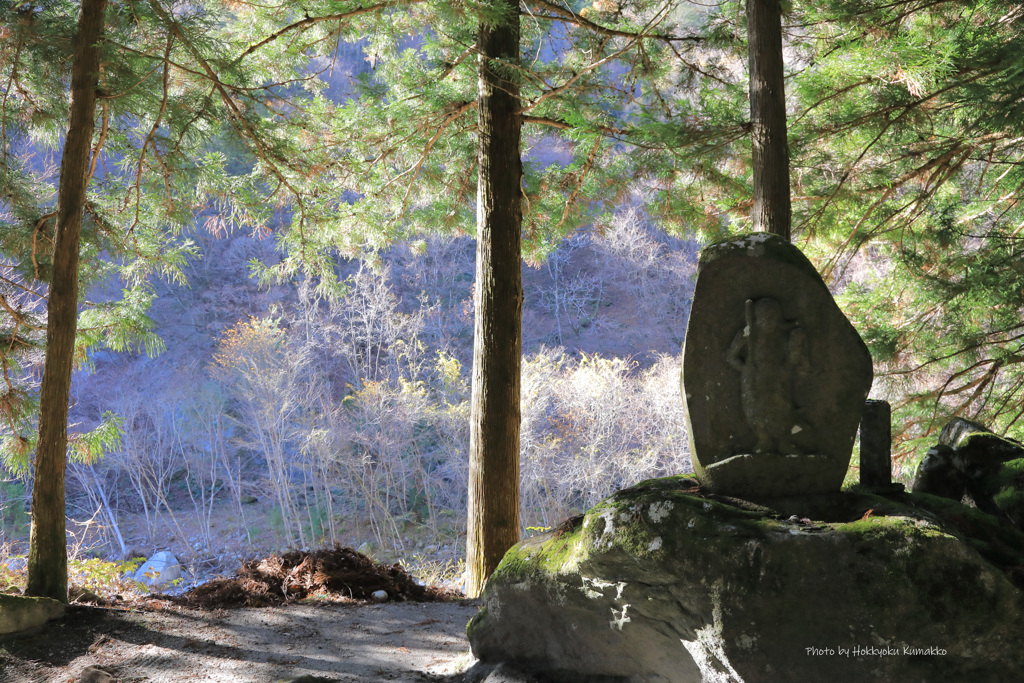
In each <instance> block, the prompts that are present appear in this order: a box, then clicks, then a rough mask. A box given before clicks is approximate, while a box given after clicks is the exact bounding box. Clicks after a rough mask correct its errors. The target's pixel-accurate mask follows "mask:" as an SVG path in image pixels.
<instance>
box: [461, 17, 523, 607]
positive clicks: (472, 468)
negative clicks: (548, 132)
mask: <svg viewBox="0 0 1024 683" xmlns="http://www.w3.org/2000/svg"><path fill="white" fill-rule="evenodd" d="M499 2H502V3H505V4H506V5H507V6H508V10H509V14H508V18H507V19H506V21H505V22H503V23H502V24H500V25H495V26H485V25H481V27H480V35H479V42H478V45H479V49H480V58H479V59H480V82H479V100H478V111H479V121H480V142H479V148H478V157H479V181H478V184H477V214H476V223H477V247H476V290H475V295H474V296H475V300H474V302H475V306H476V319H475V324H474V335H473V402H472V408H471V411H472V412H471V414H470V437H469V516H468V532H467V540H466V568H467V580H466V594H467V595H471V596H476V595H479V593H480V591H481V589H482V588H483V584H484V581H485V580H486V579H487V577H488V576H490V575H491V573H492V572H493V571H494V568H495V567H497V566H498V563H499V562H500V561H501V558H502V556H503V555H504V554H505V551H507V550H508V549H509V548H511V547H512V546H513V545H515V543H516V542H517V541H518V540H519V369H520V354H521V350H522V311H523V285H522V273H521V270H520V268H521V265H520V264H521V252H520V238H521V235H520V231H521V228H522V222H523V214H522V206H521V204H520V197H521V191H520V181H521V178H522V174H523V166H522V160H521V157H520V149H519V136H520V129H521V127H522V118H521V115H520V114H519V113H518V111H519V108H520V103H519V85H518V75H517V74H515V73H514V72H513V71H511V70H510V69H509V67H508V66H507V65H509V64H518V62H519V2H518V0H499ZM492 60H493V61H492Z"/></svg>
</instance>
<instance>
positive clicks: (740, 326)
mask: <svg viewBox="0 0 1024 683" xmlns="http://www.w3.org/2000/svg"><path fill="white" fill-rule="evenodd" d="M871 380H872V365H871V356H870V354H869V353H868V350H867V347H866V346H865V345H864V343H863V341H862V340H861V338H860V336H859V335H858V334H857V332H856V330H854V328H853V326H852V325H851V324H850V322H849V321H848V320H847V319H846V317H845V316H844V315H843V313H842V311H840V310H839V307H838V306H836V304H835V301H834V300H833V299H832V296H831V294H830V293H829V291H828V288H827V287H826V286H825V284H824V282H823V281H822V280H821V277H820V276H819V275H818V273H817V271H816V270H815V269H814V266H813V265H812V264H811V263H810V261H808V260H807V258H806V257H805V256H804V255H803V254H802V253H801V252H800V250H799V249H798V248H796V247H795V246H793V245H791V244H790V243H788V242H786V241H785V240H783V239H781V238H778V237H776V236H774V235H768V234H766V233H756V234H753V235H747V236H741V237H737V238H734V239H732V240H729V241H727V242H722V243H718V244H714V245H711V246H709V247H707V248H706V249H705V250H704V251H703V252H702V253H701V258H700V266H699V269H698V275H697V284H696V287H695V291H694V298H693V307H692V308H691V311H690V319H689V322H688V324H687V331H686V343H685V346H684V351H683V396H684V404H685V406H686V413H687V420H688V423H689V432H690V444H691V457H692V460H693V465H694V470H695V472H696V473H697V476H698V477H699V478H700V480H701V481H702V483H703V484H704V485H705V486H707V487H708V488H711V489H713V490H716V491H719V492H722V493H727V494H730V495H735V496H748V497H756V496H758V495H798V494H803V493H814V492H827V491H837V490H839V488H840V486H841V485H842V481H843V478H844V477H845V475H846V469H847V467H848V465H849V460H850V455H851V453H852V450H853V441H854V437H855V436H856V433H857V426H858V424H859V423H860V417H861V412H862V409H863V405H864V400H865V399H866V398H867V394H868V391H869V390H870V388H871Z"/></svg>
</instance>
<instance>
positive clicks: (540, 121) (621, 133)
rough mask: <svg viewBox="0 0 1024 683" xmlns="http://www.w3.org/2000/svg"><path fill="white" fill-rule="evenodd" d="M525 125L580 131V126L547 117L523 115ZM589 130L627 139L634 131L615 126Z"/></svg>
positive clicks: (594, 127) (589, 128) (593, 127)
mask: <svg viewBox="0 0 1024 683" xmlns="http://www.w3.org/2000/svg"><path fill="white" fill-rule="evenodd" d="M523 123H533V124H536V125H538V126H548V127H549V128H557V129H558V130H579V129H580V126H574V125H573V124H571V123H568V122H566V121H563V120H562V119H552V118H550V117H547V116H529V115H525V114H524V115H523ZM587 129H588V130H595V131H597V132H599V133H604V134H605V135H612V136H618V137H625V136H628V135H630V134H631V133H632V132H633V131H632V130H630V129H628V128H615V127H614V126H592V127H588V128H587Z"/></svg>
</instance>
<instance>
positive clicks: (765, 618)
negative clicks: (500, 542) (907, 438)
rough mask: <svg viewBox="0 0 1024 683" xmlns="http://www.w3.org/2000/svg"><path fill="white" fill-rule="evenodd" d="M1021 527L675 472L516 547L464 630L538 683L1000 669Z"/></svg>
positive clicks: (1010, 662)
mask: <svg viewBox="0 0 1024 683" xmlns="http://www.w3.org/2000/svg"><path fill="white" fill-rule="evenodd" d="M1020 566H1024V534H1022V533H1021V532H1020V531H1019V530H1017V529H1014V528H1012V527H1010V526H1009V525H1005V524H1000V523H999V522H998V521H996V520H994V519H993V518H992V517H990V516H989V515H985V514H982V513H980V512H979V511H977V510H974V509H972V508H969V507H967V506H964V505H961V504H959V503H955V502H952V501H947V500H944V499H941V498H937V497H934V496H928V495H912V494H899V495H893V496H889V497H881V496H876V495H868V494H858V493H836V494H828V495H818V496H807V497H794V496H790V497H785V498H777V499H771V500H767V499H766V500H762V501H760V502H759V503H758V504H753V503H749V502H745V501H740V500H737V499H732V498H726V497H723V496H718V495H715V494H712V493H707V492H706V491H705V490H703V489H701V488H700V487H698V486H697V484H696V482H695V481H694V480H692V479H687V478H682V477H672V478H667V479H660V480H653V481H649V482H644V483H641V484H639V485H637V486H635V487H632V488H630V489H626V490H624V491H621V492H619V493H617V494H615V495H613V496H611V497H610V498H608V499H606V500H604V501H602V502H601V503H599V504H598V505H597V506H595V507H594V508H593V509H592V510H590V511H589V512H588V513H587V514H586V515H585V516H584V517H582V518H581V519H579V520H577V521H575V522H572V523H568V524H565V525H563V526H562V527H560V528H559V529H557V530H555V531H552V532H549V533H547V534H544V535H541V536H537V537H533V538H530V539H527V540H525V541H524V542H522V543H520V544H519V545H517V546H515V547H514V548H512V549H511V550H510V551H509V552H508V554H507V555H506V556H505V558H504V560H503V561H502V563H501V565H500V566H499V567H498V570H497V571H496V572H495V574H494V575H493V576H492V577H491V579H490V580H489V581H488V583H487V586H486V588H485V591H484V594H483V604H482V608H481V611H480V612H479V613H478V614H477V616H476V617H474V619H473V620H472V621H471V622H470V625H469V628H468V634H469V640H470V644H471V646H472V648H473V653H474V655H475V656H476V657H477V658H478V659H480V660H481V662H483V663H484V664H485V665H494V664H496V663H499V662H507V663H509V664H510V665H512V666H514V667H516V668H517V669H519V670H522V671H525V672H528V673H531V674H534V675H536V676H537V677H538V678H539V679H541V680H557V681H563V682H566V683H571V682H572V681H595V680H619V681H645V682H647V683H655V682H658V683H690V682H694V683H696V682H702V681H703V682H712V681H714V682H723V683H741V682H746V683H751V682H756V681H797V680H805V681H810V680H814V681H819V680H827V681H830V682H831V683H841V682H843V681H857V682H858V683H859V682H863V681H894V680H899V681H902V682H905V683H918V682H920V683H945V682H949V683H953V682H954V681H956V682H960V681H964V680H971V681H972V682H975V683H983V682H986V681H991V682H993V683H994V682H996V681H1006V680H1014V679H1015V676H1017V674H1018V672H1019V671H1020V670H1021V669H1022V668H1024V650H1022V649H1021V648H1020V635H1021V624H1022V623H1024V589H1022V587H1024V576H1021V575H1019V574H1014V573H1013V572H1014V570H1013V569H1012V568H1013V567H1020Z"/></svg>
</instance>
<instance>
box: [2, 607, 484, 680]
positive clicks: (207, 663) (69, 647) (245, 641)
mask: <svg viewBox="0 0 1024 683" xmlns="http://www.w3.org/2000/svg"><path fill="white" fill-rule="evenodd" d="M154 607H155V608H156V609H153V608H154ZM476 611H477V603H475V602H473V601H468V600H461V601H454V602H392V603H383V604H372V603H348V604H344V603H307V604H288V605H283V606H279V607H264V608H250V607H242V608H234V609H215V610H212V611H200V610H195V609H190V608H184V607H178V606H175V605H173V604H171V603H162V604H161V603H156V604H154V605H152V606H151V608H150V609H147V610H140V609H131V610H127V609H123V608H104V607H94V606H79V605H72V606H71V607H70V608H69V611H68V614H67V615H66V616H65V617H64V619H62V620H59V621H55V622H51V623H50V624H48V625H46V626H45V627H43V628H42V629H41V630H39V631H38V632H36V633H32V634H29V635H22V636H20V637H16V638H8V639H6V640H4V641H0V681H4V683H57V682H58V681H59V682H61V683H65V682H71V681H74V682H75V683H78V682H79V681H83V682H87V683H112V682H114V681H116V682H118V683H136V682H141V681H148V682H154V683H163V682H167V683H171V682H177V681H218V682H223V683H243V682H244V683H277V682H278V681H293V680H295V679H298V680H297V681H296V683H314V682H320V683H327V682H328V681H338V682H344V683H348V682H349V681H366V682H368V683H375V682H377V681H410V682H417V681H455V680H457V679H458V678H460V677H459V676H458V673H459V672H461V671H462V670H464V669H465V668H466V667H467V666H468V665H469V664H470V662H471V661H472V658H471V655H470V654H469V643H468V642H467V641H466V635H465V629H466V623H467V622H468V621H469V619H470V618H471V617H472V616H473V614H475V613H476ZM90 667H93V668H90ZM303 677H305V678H303Z"/></svg>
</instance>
